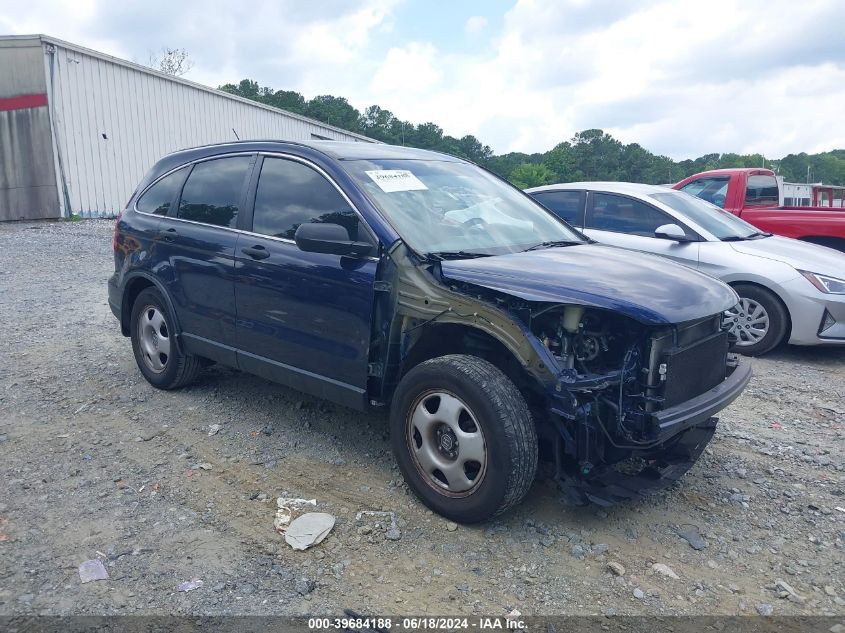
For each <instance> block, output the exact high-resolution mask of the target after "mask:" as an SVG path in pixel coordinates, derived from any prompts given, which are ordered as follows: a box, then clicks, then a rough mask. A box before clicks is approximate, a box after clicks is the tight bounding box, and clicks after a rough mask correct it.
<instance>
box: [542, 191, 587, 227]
mask: <svg viewBox="0 0 845 633" xmlns="http://www.w3.org/2000/svg"><path fill="white" fill-rule="evenodd" d="M531 196H532V197H533V198H534V199H535V200H536V201H537V202H539V203H540V204H542V205H543V206H544V207H546V208H547V209H548V210H549V211H551V212H552V213H554V214H555V215H556V216H557V217H559V218H560V219H561V220H566V221H567V222H568V223H569V224H571V225H572V226H574V227H575V228H576V229H582V228H584V200H585V198H586V192H585V191H572V190H570V191H538V192H536V193H532V194H531Z"/></svg>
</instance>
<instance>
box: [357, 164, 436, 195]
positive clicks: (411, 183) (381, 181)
mask: <svg viewBox="0 0 845 633" xmlns="http://www.w3.org/2000/svg"><path fill="white" fill-rule="evenodd" d="M364 173H366V174H367V175H368V176H369V177H370V178H371V179H372V181H373V182H374V183H376V184H377V185H378V186H379V188H380V189H381V190H382V191H384V192H385V193H395V192H397V191H423V190H424V189H428V187H426V186H425V185H424V184H423V183H422V181H421V180H420V179H419V178H417V177H416V176H414V174H412V173H411V172H410V171H408V170H407V169H377V170H373V171H367V172H364Z"/></svg>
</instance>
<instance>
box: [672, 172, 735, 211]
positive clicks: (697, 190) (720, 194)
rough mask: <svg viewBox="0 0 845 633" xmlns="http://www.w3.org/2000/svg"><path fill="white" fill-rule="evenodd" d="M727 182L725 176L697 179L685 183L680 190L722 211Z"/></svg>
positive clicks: (726, 193)
mask: <svg viewBox="0 0 845 633" xmlns="http://www.w3.org/2000/svg"><path fill="white" fill-rule="evenodd" d="M728 180H729V178H728V177H727V176H717V177H714V178H699V179H698V180H693V181H692V182H690V183H687V184H686V185H684V186H683V187H681V189H680V190H681V191H683V192H684V193H688V194H690V195H691V196H697V197H698V198H701V199H702V200H706V201H707V202H709V203H710V204H715V205H716V206H717V207H721V208H723V209H724V208H725V200H726V199H727V196H728Z"/></svg>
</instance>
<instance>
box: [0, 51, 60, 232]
mask: <svg viewBox="0 0 845 633" xmlns="http://www.w3.org/2000/svg"><path fill="white" fill-rule="evenodd" d="M45 92H46V86H45V81H44V55H43V53H42V50H41V44H40V42H38V41H37V40H22V41H21V40H11V41H7V42H3V46H2V47H1V48H0V221H3V220H21V219H27V220H29V219H37V218H56V217H59V200H58V194H57V190H56V174H55V171H54V170H53V147H52V136H51V135H50V117H49V112H48V110H47V106H46V105H44V104H45V101H44V93H45Z"/></svg>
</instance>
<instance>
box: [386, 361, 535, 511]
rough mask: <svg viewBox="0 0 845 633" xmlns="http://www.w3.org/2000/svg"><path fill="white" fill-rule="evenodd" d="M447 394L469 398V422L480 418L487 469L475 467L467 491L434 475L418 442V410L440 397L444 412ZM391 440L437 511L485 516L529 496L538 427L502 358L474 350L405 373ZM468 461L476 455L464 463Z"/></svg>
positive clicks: (413, 483)
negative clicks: (456, 490) (500, 366)
mask: <svg viewBox="0 0 845 633" xmlns="http://www.w3.org/2000/svg"><path fill="white" fill-rule="evenodd" d="M440 393H444V394H447V395H451V396H454V397H455V398H456V399H457V400H458V401H461V404H465V410H464V411H462V413H461V415H469V416H470V420H471V421H470V424H471V426H470V429H472V428H474V427H475V425H476V423H477V427H480V432H481V439H482V442H483V446H484V449H483V452H484V464H485V466H484V467H483V469H482V468H479V473H483V474H482V475H481V476H479V474H476V478H478V479H479V481H478V482H477V483H476V484H474V486H473V487H472V488H471V489H469V490H466V491H464V492H461V493H460V496H456V494H457V493H454V492H450V491H448V490H446V489H444V488H443V487H442V484H438V482H437V481H435V480H434V478H433V477H432V476H430V475H428V476H427V475H426V474H425V473H424V467H422V466H421V465H420V460H419V459H418V458H417V457H416V455H415V448H416V446H415V448H412V445H415V444H416V442H417V440H418V438H419V437H420V436H419V433H418V432H417V431H416V427H414V425H413V424H412V422H411V420H412V419H413V414H414V412H415V411H418V410H419V407H421V406H426V401H425V399H426V398H433V399H435V400H436V401H437V405H436V406H437V407H438V410H435V412H434V414H433V415H434V416H436V415H438V414H439V413H440V412H439V407H440V404H439V402H440V401H439V396H438V395H437V394H440ZM432 394H433V395H432ZM447 432H448V430H447ZM471 432H472V433H477V429H476V431H471ZM438 433H440V431H438ZM461 437H464V436H461ZM461 441H464V440H463V439H462V440H461ZM475 441H477V440H475ZM390 442H391V446H392V448H393V454H394V455H395V457H396V461H397V463H398V464H399V468H400V470H401V471H402V474H403V476H404V477H405V481H406V482H407V483H408V485H409V486H410V488H411V490H413V491H414V493H415V494H416V495H417V496H418V497H419V499H420V500H421V501H422V502H423V503H424V504H425V505H426V506H428V507H429V508H431V509H432V510H433V511H435V512H437V513H438V514H440V515H442V516H444V517H446V518H448V519H451V520H453V521H457V522H459V523H477V522H479V521H485V520H487V519H490V518H491V517H494V516H496V515H498V514H502V513H503V512H505V511H507V510H509V509H510V508H512V507H513V506H515V505H516V504H518V503H519V502H520V501H521V500H522V499H523V497H525V495H526V493H527V492H528V490H529V488H530V487H531V484H532V482H533V481H534V476H535V474H536V472H537V430H536V427H535V425H534V420H533V419H532V417H531V413H530V411H529V410H528V405H527V404H526V403H525V399H524V398H523V397H522V394H520V392H519V390H518V389H517V388H516V385H514V384H513V382H511V380H510V379H509V378H508V377H507V376H506V375H505V374H504V373H502V372H501V371H500V370H499V369H498V368H497V367H496V366H495V365H493V364H491V363H489V362H488V361H486V360H483V359H481V358H477V357H474V356H465V355H459V354H453V355H449V356H441V357H439V358H434V359H432V360H428V361H425V362H424V363H420V364H419V365H417V366H416V367H414V368H413V369H411V371H409V372H408V373H407V374H406V375H405V377H404V378H403V379H402V381H401V382H400V383H399V386H398V387H397V389H396V393H395V394H394V397H393V402H392V404H391V409H390ZM435 444H437V450H441V449H442V446H441V444H440V443H438V442H435ZM455 446H456V447H458V442H457V441H456V443H455ZM418 450H419V449H418V448H416V451H417V452H418ZM457 450H458V451H460V450H461V449H460V448H458V449H457ZM438 458H439V457H438ZM458 459H460V456H459V457H458ZM467 463H470V464H473V463H474V462H464V463H462V464H461V468H463V469H466V467H467V466H466V464H467ZM479 466H480V464H479ZM436 472H439V471H436Z"/></svg>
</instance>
